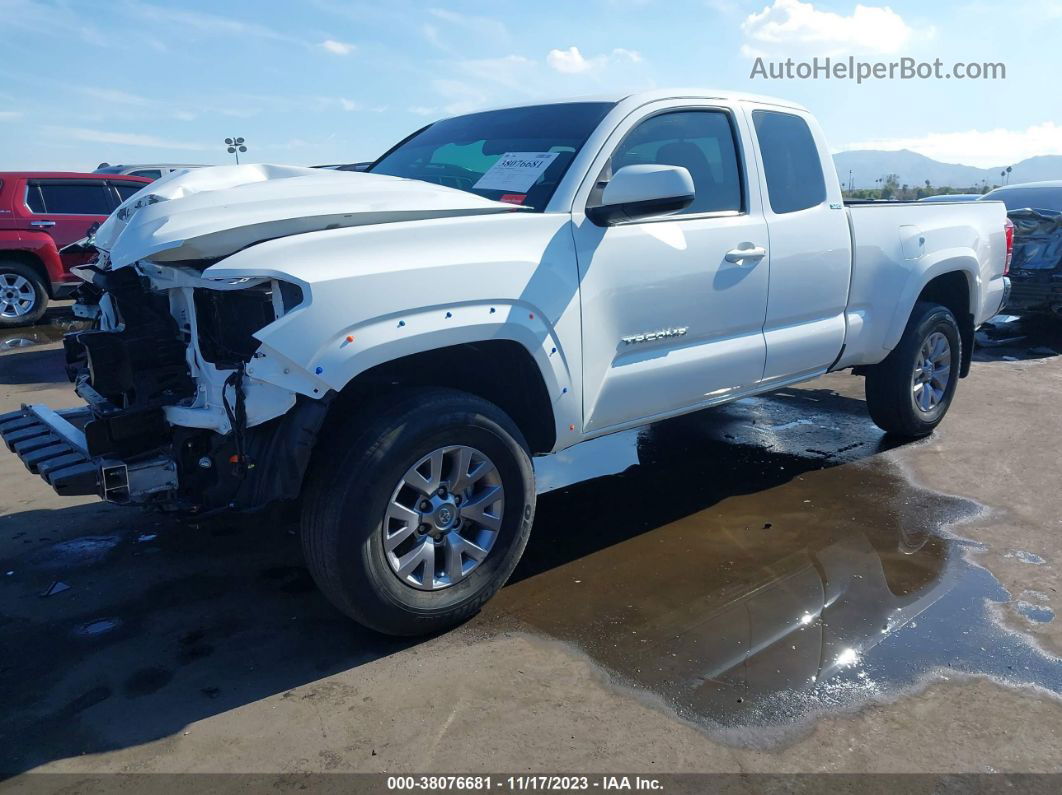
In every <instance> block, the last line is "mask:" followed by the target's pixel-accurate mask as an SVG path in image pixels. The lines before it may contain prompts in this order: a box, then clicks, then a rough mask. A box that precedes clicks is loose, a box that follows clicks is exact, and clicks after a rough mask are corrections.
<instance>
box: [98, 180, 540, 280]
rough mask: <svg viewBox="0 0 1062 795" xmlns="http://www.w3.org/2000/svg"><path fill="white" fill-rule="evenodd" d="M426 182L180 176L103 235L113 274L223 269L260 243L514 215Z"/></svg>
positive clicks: (135, 202) (113, 220)
mask: <svg viewBox="0 0 1062 795" xmlns="http://www.w3.org/2000/svg"><path fill="white" fill-rule="evenodd" d="M519 210H520V208H519V207H517V206H515V205H512V204H504V203H502V202H496V201H491V200H490V199H484V198H482V197H480V196H477V195H475V194H473V193H467V192H465V191H461V190H456V189H454V188H446V187H442V186H440V185H433V184H431V183H428V182H421V181H419V180H411V179H402V178H399V177H388V176H383V175H379V174H368V173H363V172H356V171H333V170H329V169H317V168H301V167H298V166H271V165H246V166H216V167H211V168H198V169H192V170H189V171H183V172H174V173H172V174H170V175H167V176H165V177H163V178H162V179H160V180H157V181H156V182H153V183H151V184H150V185H146V186H145V187H144V188H143V190H141V191H139V192H138V193H136V194H135V195H134V196H131V197H130V198H129V199H127V200H126V201H125V202H123V203H122V204H121V206H120V207H119V208H118V209H117V210H116V211H115V212H114V213H113V214H112V215H111V216H110V218H108V219H107V220H106V221H105V222H104V223H103V225H102V226H100V228H99V230H97V232H96V235H95V239H94V241H93V242H94V244H95V246H96V248H98V249H100V250H102V251H105V252H107V255H108V260H109V262H110V267H112V268H120V267H122V266H124V265H129V264H131V263H133V262H136V261H137V260H140V259H151V260H153V261H155V262H174V261H178V260H196V259H216V258H218V257H225V256H228V255H229V254H232V253H235V252H236V251H239V250H240V249H242V248H246V247H247V246H249V245H252V244H254V243H258V242H261V241H263V240H271V239H273V238H278V237H286V236H288V235H297V234H302V233H305V232H316V231H319V230H322V229H338V228H340V227H347V226H362V225H365V224H382V223H391V222H395V221H416V220H421V219H425V218H442V217H446V216H455V215H477V214H485V213H505V212H517V211H519Z"/></svg>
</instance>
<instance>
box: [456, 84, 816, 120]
mask: <svg viewBox="0 0 1062 795" xmlns="http://www.w3.org/2000/svg"><path fill="white" fill-rule="evenodd" d="M669 99H718V100H725V101H737V102H756V103H759V104H762V105H777V106H779V107H783V108H792V109H794V110H802V111H806V110H807V108H805V107H803V106H802V105H799V104H798V103H796V102H791V101H789V100H787V99H779V98H778V97H768V96H761V95H759V94H745V93H742V92H740V91H722V90H719V89H711V88H654V89H652V90H649V91H637V92H633V93H629V94H599V95H593V96H582V97H562V98H553V99H542V100H536V101H531V102H519V103H514V104H511V105H502V106H499V107H492V108H484V109H483V110H505V109H507V108H526V107H534V106H536V105H561V104H567V103H570V102H611V103H614V104H617V105H618V104H620V103H623V104H625V105H629V106H632V107H638V106H640V105H645V104H647V103H649V102H661V101H664V100H669ZM473 112H476V111H473ZM462 115H463V114H462Z"/></svg>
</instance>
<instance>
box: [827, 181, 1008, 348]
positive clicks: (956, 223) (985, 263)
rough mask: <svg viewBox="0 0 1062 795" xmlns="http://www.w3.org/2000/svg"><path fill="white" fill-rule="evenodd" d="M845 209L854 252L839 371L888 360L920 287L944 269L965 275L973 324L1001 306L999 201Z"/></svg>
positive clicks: (1001, 218)
mask: <svg viewBox="0 0 1062 795" xmlns="http://www.w3.org/2000/svg"><path fill="white" fill-rule="evenodd" d="M848 212H849V218H850V220H851V226H852V237H853V243H854V256H853V265H852V287H851V292H850V294H849V300H848V310H847V323H848V335H847V338H846V345H845V352H844V355H843V356H842V358H841V360H840V361H839V362H838V364H837V365H836V366H837V367H838V368H841V367H851V366H853V365H858V364H877V363H878V362H880V361H881V360H882V359H884V358H885V357H886V356H887V355H888V353H889V351H891V350H892V349H893V348H894V347H896V345H897V343H898V342H899V340H900V336H901V335H902V334H903V330H904V328H905V327H906V325H907V320H908V318H909V317H910V315H911V310H912V309H913V308H914V305H915V302H916V301H917V300H918V296H919V294H920V293H921V292H922V290H923V288H924V287H925V286H926V285H927V284H928V283H929V282H930V281H932V280H933V279H934V278H936V277H937V276H941V275H943V274H945V273H950V272H952V271H958V272H961V273H962V274H963V275H964V276H965V277H966V280H967V284H968V286H969V291H970V293H969V299H970V307H971V311H972V314H973V316H974V325H975V326H977V325H980V324H981V323H983V322H984V321H986V320H988V318H990V317H991V316H992V315H993V314H995V313H996V312H997V311H998V310H999V306H1000V303H1001V302H1002V299H1003V289H1004V281H1003V264H1004V260H1005V258H1006V237H1005V233H1004V226H1005V220H1006V209H1005V207H1004V206H1003V204H1002V203H1001V202H980V201H978V202H969V203H951V204H918V203H896V204H877V205H855V206H852V207H849V208H848Z"/></svg>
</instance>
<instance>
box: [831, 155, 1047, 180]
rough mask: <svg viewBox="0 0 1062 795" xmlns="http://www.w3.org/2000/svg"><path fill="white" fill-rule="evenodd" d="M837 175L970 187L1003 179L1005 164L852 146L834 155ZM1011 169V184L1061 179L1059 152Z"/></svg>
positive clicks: (863, 178)
mask: <svg viewBox="0 0 1062 795" xmlns="http://www.w3.org/2000/svg"><path fill="white" fill-rule="evenodd" d="M833 161H834V163H835V164H836V165H837V176H838V178H839V179H840V180H841V183H842V185H843V186H844V187H848V179H849V171H851V178H852V182H853V183H854V186H855V187H856V188H873V187H875V185H874V181H875V180H877V179H879V178H881V177H883V176H885V175H887V174H897V175H899V177H900V184H901V185H910V186H911V187H917V186H919V185H925V182H926V180H927V179H928V180H929V182H930V184H932V185H933V186H934V187H951V188H969V187H972V186H975V185H981V184H982V183H983V182H987V183H988V184H989V185H999V184H1001V183H1002V179H1001V177H1000V174H999V172H1001V171H1003V170H1004V169H1005V168H1006V166H1005V165H1004V166H997V167H995V168H977V167H975V166H963V165H959V164H958V163H941V162H940V161H938V160H933V159H932V158H929V157H926V156H925V155H920V154H918V153H917V152H912V151H910V150H908V149H900V150H897V151H894V152H886V151H881V150H877V149H854V150H852V151H849V152H839V153H838V154H836V155H834V156H833ZM1011 165H1013V168H1014V171H1013V172H1012V173H1011V174H1010V176H1009V177H1008V182H1009V184H1011V185H1014V184H1017V183H1019V182H1039V181H1041V180H1045V179H1062V155H1041V156H1039V157H1030V158H1029V159H1027V160H1022V161H1021V162H1020V163H1014V164H1011Z"/></svg>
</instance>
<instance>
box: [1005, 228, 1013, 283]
mask: <svg viewBox="0 0 1062 795" xmlns="http://www.w3.org/2000/svg"><path fill="white" fill-rule="evenodd" d="M1003 231H1004V232H1006V235H1007V258H1006V259H1005V260H1003V275H1004V276H1006V275H1007V274H1009V273H1010V261H1011V260H1012V259H1013V258H1014V222H1013V221H1011V220H1010V219H1009V218H1008V219H1007V223H1006V225H1005V226H1004V227H1003Z"/></svg>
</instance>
